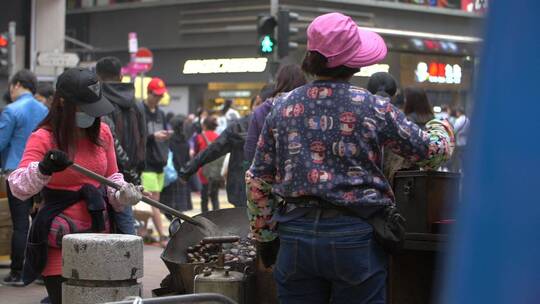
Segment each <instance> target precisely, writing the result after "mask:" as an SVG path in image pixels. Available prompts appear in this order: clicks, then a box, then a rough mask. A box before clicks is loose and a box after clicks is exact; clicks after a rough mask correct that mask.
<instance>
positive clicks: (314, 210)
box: [284, 196, 357, 219]
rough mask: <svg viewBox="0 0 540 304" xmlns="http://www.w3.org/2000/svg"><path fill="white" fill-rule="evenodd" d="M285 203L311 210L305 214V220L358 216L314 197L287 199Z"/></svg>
mask: <svg viewBox="0 0 540 304" xmlns="http://www.w3.org/2000/svg"><path fill="white" fill-rule="evenodd" d="M284 201H285V203H286V204H291V205H296V206H297V207H304V208H309V209H310V210H309V211H307V212H306V214H304V216H303V217H304V218H309V219H315V218H334V217H338V216H357V215H356V214H355V213H354V212H352V211H351V210H350V209H349V208H347V207H342V206H336V205H334V204H332V203H330V202H329V201H327V200H324V199H321V198H318V197H314V196H303V197H294V198H285V199H284ZM302 205H304V206H302Z"/></svg>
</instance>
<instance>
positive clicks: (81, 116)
mask: <svg viewBox="0 0 540 304" xmlns="http://www.w3.org/2000/svg"><path fill="white" fill-rule="evenodd" d="M95 120H96V118H95V117H92V116H90V115H88V114H86V113H84V112H77V113H75V123H76V124H77V127H79V128H81V129H87V128H90V127H91V126H92V125H93V124H94V121H95Z"/></svg>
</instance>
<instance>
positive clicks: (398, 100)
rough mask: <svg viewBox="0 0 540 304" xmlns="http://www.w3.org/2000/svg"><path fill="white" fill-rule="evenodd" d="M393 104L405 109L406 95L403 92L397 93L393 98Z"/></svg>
mask: <svg viewBox="0 0 540 304" xmlns="http://www.w3.org/2000/svg"><path fill="white" fill-rule="evenodd" d="M392 104H393V105H394V106H396V107H398V108H400V109H403V107H404V106H405V96H403V92H399V93H397V94H396V96H395V97H394V98H393V99H392Z"/></svg>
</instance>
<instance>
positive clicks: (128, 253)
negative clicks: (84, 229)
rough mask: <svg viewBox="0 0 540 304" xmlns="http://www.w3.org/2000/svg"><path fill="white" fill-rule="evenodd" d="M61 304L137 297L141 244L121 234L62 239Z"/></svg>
mask: <svg viewBox="0 0 540 304" xmlns="http://www.w3.org/2000/svg"><path fill="white" fill-rule="evenodd" d="M62 276H63V277H64V278H65V279H66V280H67V281H66V282H64V283H63V284H62V303H63V304H75V303H77V304H86V303H88V304H90V303H104V302H111V301H120V300H122V299H124V298H126V297H128V296H141V294H142V285H141V284H140V283H139V282H138V281H137V279H140V278H142V277H143V240H142V238H141V237H138V236H133V235H124V234H98V233H81V234H70V235H66V236H65V237H64V238H63V239H62Z"/></svg>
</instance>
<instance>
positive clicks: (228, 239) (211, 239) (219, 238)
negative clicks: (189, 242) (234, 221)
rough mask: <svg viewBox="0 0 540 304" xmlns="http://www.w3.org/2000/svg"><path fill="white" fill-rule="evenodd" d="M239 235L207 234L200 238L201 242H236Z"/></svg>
mask: <svg viewBox="0 0 540 304" xmlns="http://www.w3.org/2000/svg"><path fill="white" fill-rule="evenodd" d="M239 240H240V237H239V236H237V235H228V236H208V237H205V238H203V239H202V243H203V244H223V243H234V242H238V241H239Z"/></svg>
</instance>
